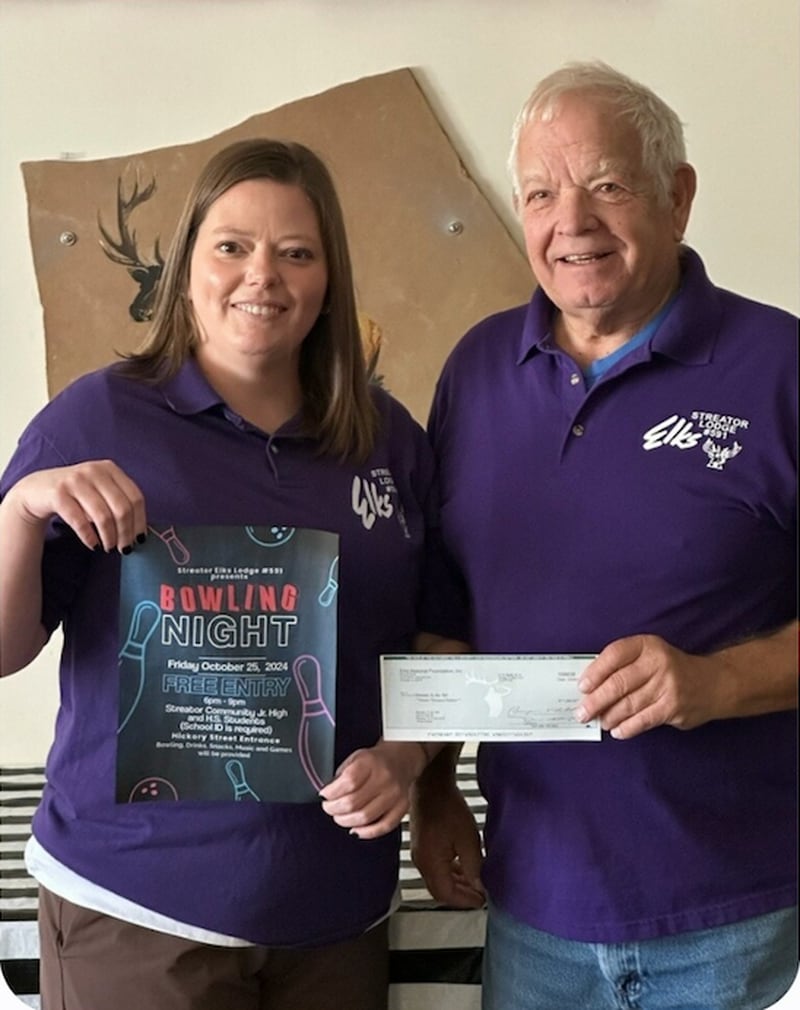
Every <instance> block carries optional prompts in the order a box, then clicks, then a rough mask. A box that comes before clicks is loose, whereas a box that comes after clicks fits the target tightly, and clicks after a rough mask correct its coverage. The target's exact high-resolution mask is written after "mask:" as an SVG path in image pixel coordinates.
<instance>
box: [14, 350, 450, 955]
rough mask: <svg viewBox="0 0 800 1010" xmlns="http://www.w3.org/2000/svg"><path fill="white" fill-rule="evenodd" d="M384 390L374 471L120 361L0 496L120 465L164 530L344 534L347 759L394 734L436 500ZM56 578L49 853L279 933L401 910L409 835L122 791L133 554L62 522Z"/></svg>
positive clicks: (163, 900)
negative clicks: (390, 710)
mask: <svg viewBox="0 0 800 1010" xmlns="http://www.w3.org/2000/svg"><path fill="white" fill-rule="evenodd" d="M375 400H376V403H377V406H378V409H379V412H380V415H381V420H382V433H381V436H380V438H379V440H378V442H377V445H376V447H375V449H374V451H373V453H372V455H371V456H370V457H369V459H367V460H366V461H365V462H364V463H363V464H352V463H347V464H344V463H341V462H339V461H338V460H335V459H332V458H330V457H326V456H320V455H318V453H317V445H316V443H315V442H313V441H311V440H309V439H308V438H305V437H303V436H302V435H300V434H299V431H298V426H297V424H296V423H291V422H290V423H289V424H287V425H286V426H284V427H283V428H282V429H280V430H279V431H278V432H277V433H276V434H275V435H274V436H273V437H269V436H267V435H266V434H264V433H263V432H261V431H259V430H256V429H254V428H253V427H252V426H250V425H248V424H247V423H246V422H245V421H243V420H242V419H241V418H240V417H238V416H237V415H236V414H234V413H233V412H232V411H231V410H230V409H229V408H227V407H226V405H225V404H223V403H222V402H221V401H220V399H219V397H218V396H217V395H216V394H215V393H214V391H213V390H212V389H211V388H210V387H209V386H208V384H207V383H206V381H205V380H204V378H203V377H202V374H201V373H200V372H199V370H198V369H197V367H196V365H195V364H194V362H189V363H188V364H187V365H185V366H184V368H183V369H182V371H181V372H180V373H179V374H178V376H177V377H176V378H175V379H173V380H172V381H170V382H168V383H166V384H164V385H163V386H161V387H155V388H154V387H151V386H146V385H143V384H142V383H138V382H134V381H131V380H129V379H125V378H122V377H120V376H119V375H118V374H115V372H114V371H113V370H112V369H106V370H103V371H99V372H96V373H93V374H91V375H88V376H85V377H84V378H82V379H79V380H78V381H77V382H75V383H74V384H73V385H71V386H70V387H69V388H68V389H66V390H65V391H64V392H63V393H61V394H60V395H59V396H57V397H56V398H55V399H54V400H53V401H52V402H51V403H50V404H48V405H47V406H46V407H45V408H44V409H43V410H42V412H41V413H40V414H39V415H38V416H37V417H36V418H35V419H34V420H33V421H32V423H31V424H30V426H29V427H28V428H27V430H26V431H25V433H24V434H23V436H22V438H21V440H20V443H19V447H18V449H17V452H16V454H15V455H14V457H13V459H12V460H11V462H10V464H9V466H8V468H7V470H6V472H5V475H4V476H3V479H2V483H1V484H0V492H5V491H6V490H7V489H8V488H9V487H10V486H11V485H12V484H13V483H14V482H16V481H17V480H18V479H19V478H20V477H21V476H23V475H24V474H26V473H29V472H30V471H32V470H38V469H42V468H46V467H55V466H62V465H65V464H71V463H75V462H78V461H80V460H87V459H92V458H98V459H102V458H109V459H113V460H114V461H115V462H116V463H117V464H118V465H119V466H120V467H121V468H122V469H123V470H125V471H126V472H127V473H128V474H129V475H130V476H131V477H132V479H133V480H134V481H136V483H137V484H138V485H139V486H140V488H141V489H142V490H143V492H144V495H145V500H146V505H147V510H148V521H149V522H151V523H153V524H154V525H155V526H158V525H159V524H164V525H172V524H174V525H176V526H180V525H181V524H226V525H234V524H235V525H264V524H277V525H287V526H300V527H310V528H315V529H324V530H330V531H333V532H336V533H338V534H339V537H340V566H339V579H338V581H339V593H338V607H339V612H338V621H339V634H338V682H337V727H336V761H337V763H338V762H340V761H342V760H343V759H344V758H345V757H346V756H347V755H349V754H350V753H351V752H352V751H353V750H355V749H356V748H358V747H368V746H370V745H372V744H374V743H375V742H376V741H377V739H378V738H379V736H380V734H381V720H380V703H379V677H378V655H379V653H381V652H403V651H408V649H409V647H410V644H411V638H412V635H413V633H414V631H415V629H416V627H417V616H418V615H417V613H416V604H417V598H418V584H419V581H420V576H421V566H422V564H423V559H424V550H423V546H424V538H425V531H426V522H427V515H428V513H429V512H430V502H429V498H430V497H432V496H430V494H429V492H430V487H431V480H432V472H433V464H432V455H431V452H430V449H429V447H428V444H427V439H426V436H425V433H424V431H423V430H422V429H421V428H420V426H419V425H417V424H416V423H415V422H414V421H413V420H412V418H411V417H410V415H409V414H408V413H407V411H406V410H405V409H404V408H403V407H402V406H400V404H398V403H397V402H396V401H395V400H393V399H392V398H391V397H390V396H388V395H387V394H385V393H384V392H382V391H380V390H375ZM366 485H375V487H376V488H377V489H378V490H379V492H380V493H381V494H386V493H388V494H389V495H390V499H391V506H392V507H391V509H390V508H388V507H386V506H384V507H383V508H382V509H380V510H379V513H378V514H375V509H374V508H373V507H372V506H371V505H370V504H369V500H365V495H364V493H363V492H364V488H365V486H366ZM366 498H367V499H368V496H366ZM44 582H45V599H44V620H45V623H46V625H47V627H48V628H49V629H53V628H55V627H56V625H57V624H58V623H60V622H63V628H64V636H65V646H64V650H63V655H62V660H61V671H60V680H61V706H60V709H59V712H58V718H57V723H56V735H55V742H54V744H53V746H52V749H51V751H50V754H49V756H48V761H47V786H46V788H45V792H44V797H43V800H42V803H41V806H40V807H39V809H38V811H37V813H36V815H35V818H34V823H33V829H34V833H35V835H36V837H37V839H38V840H39V842H40V843H41V844H42V845H43V846H44V847H45V848H46V849H47V850H48V851H49V852H50V853H52V855H54V856H55V857H56V858H57V859H59V860H60V861H61V862H63V863H64V864H65V865H67V866H68V867H70V868H71V869H72V870H74V871H76V872H77V873H79V874H81V875H83V876H84V877H86V878H88V879H89V880H91V881H93V882H94V883H96V884H99V885H101V886H103V887H106V888H108V889H110V890H112V891H114V892H116V893H118V894H121V895H123V896H124V897H126V898H128V899H131V900H133V901H135V902H138V903H140V904H142V905H145V906H147V907H149V908H152V909H155V910H156V911H158V912H160V913H162V914H165V915H168V916H171V917H173V918H175V919H178V920H181V921H183V922H188V923H191V924H194V925H197V926H201V927H204V928H206V929H211V930H214V931H217V932H221V933H227V934H230V935H232V936H236V937H240V938H242V939H246V940H250V941H253V942H256V943H261V944H265V945H270V946H293V945H303V946H305V945H309V946H310V945H317V944H326V943H331V942H334V941H338V940H341V939H344V938H348V937H352V936H355V935H357V934H359V933H360V932H362V931H363V930H364V929H365V928H367V927H368V926H370V925H371V924H372V923H374V922H375V921H376V920H377V919H379V918H380V917H382V916H383V915H385V914H386V912H387V911H388V909H389V906H390V902H391V898H392V895H393V892H394V888H395V885H396V881H397V875H398V850H399V832H394V833H393V834H391V835H389V836H387V837H385V838H383V839H379V840H376V841H368V842H364V841H360V840H359V839H357V838H355V837H351V836H350V835H349V834H348V832H347V830H346V829H343V828H340V827H338V826H337V825H336V824H334V822H333V821H332V820H331V819H330V818H329V817H328V816H327V815H326V814H324V813H323V812H322V810H321V807H320V806H319V805H318V804H301V805H296V804H269V803H235V802H230V803H226V802H214V803H209V802H179V803H174V804H169V803H166V804H160V803H152V804H149V803H137V804H130V805H118V804H116V803H115V802H114V776H115V757H116V751H115V742H116V728H117V704H118V702H117V691H118V683H117V668H118V659H117V656H118V651H119V638H118V586H119V557H118V555H116V554H115V555H110V556H107V555H105V554H104V553H103V552H102V551H101V552H90V551H87V550H86V549H85V548H84V547H83V546H82V545H80V544H79V543H78V541H77V539H76V538H75V537H74V535H72V534H71V533H70V532H69V531H65V529H64V527H63V525H62V524H61V523H60V522H59V523H56V524H55V526H54V529H53V535H52V537H51V538H50V540H49V541H48V543H47V546H46V552H45V559H44ZM423 623H424V622H423Z"/></svg>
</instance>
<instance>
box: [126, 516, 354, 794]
mask: <svg viewBox="0 0 800 1010" xmlns="http://www.w3.org/2000/svg"><path fill="white" fill-rule="evenodd" d="M338 555H339V538H338V536H337V535H336V534H335V533H328V532H325V531H323V530H312V529H301V528H299V527H293V526H179V527H174V526H160V527H155V526H151V527H150V528H149V531H148V538H147V541H146V542H145V543H144V544H143V545H142V546H139V547H137V548H136V549H135V550H134V551H133V552H132V553H131V554H129V555H127V556H125V557H123V558H122V572H121V581H120V650H119V725H118V730H117V790H116V795H117V802H118V803H137V802H164V801H166V802H170V801H172V802H174V801H181V800H192V801H198V800H200V801H202V800H223V801H237V802H247V801H249V802H254V801H263V802H279V803H303V802H313V801H316V800H317V799H318V796H317V794H318V792H319V790H320V788H321V787H322V786H323V785H324V784H325V783H326V782H328V781H329V780H330V779H331V777H332V775H333V748H334V731H335V719H336V707H335V703H336V627H337V595H338V581H337V580H338V564H339V556H338Z"/></svg>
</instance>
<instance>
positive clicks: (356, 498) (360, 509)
mask: <svg viewBox="0 0 800 1010" xmlns="http://www.w3.org/2000/svg"><path fill="white" fill-rule="evenodd" d="M351 503H352V506H353V511H354V512H355V514H356V515H357V516H359V518H360V519H361V525H362V526H363V527H364V529H365V530H371V529H372V527H373V526H374V525H375V522H376V520H378V519H391V517H392V516H393V515H396V516H397V521H398V522H399V524H400V527H401V529H402V530H403V536H405V537H406V539H408V537H409V536H410V534H409V532H408V525H407V523H406V517H405V513H404V512H403V507H402V505H401V504H400V501H399V495H398V494H397V487H396V485H395V482H394V477H392V472H391V470H389V468H388V467H385V466H382V467H376V468H375V469H374V470H370V472H369V477H359V476H358V474H356V476H355V477H353V485H352V491H351Z"/></svg>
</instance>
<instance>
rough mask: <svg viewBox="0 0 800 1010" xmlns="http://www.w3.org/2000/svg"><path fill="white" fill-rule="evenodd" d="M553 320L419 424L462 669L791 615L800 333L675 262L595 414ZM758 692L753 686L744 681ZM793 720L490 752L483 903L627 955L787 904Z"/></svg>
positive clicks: (470, 373) (486, 337) (468, 359)
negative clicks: (465, 600) (467, 620)
mask: <svg viewBox="0 0 800 1010" xmlns="http://www.w3.org/2000/svg"><path fill="white" fill-rule="evenodd" d="M551 311H552V305H551V304H550V302H549V301H548V300H547V298H546V296H545V295H544V294H543V292H541V291H537V292H536V293H535V295H534V297H533V299H532V301H531V304H530V306H523V307H520V308H517V309H512V310H510V311H507V312H502V313H500V314H498V315H495V316H492V317H490V318H489V319H487V320H485V321H483V322H482V323H481V324H479V325H478V326H476V327H475V328H474V329H473V330H472V331H471V332H470V333H468V334H467V335H466V336H465V337H464V339H463V340H462V341H461V343H460V344H459V345H458V346H457V347H456V349H455V350H454V352H453V353H452V355H451V357H450V359H449V361H448V362H447V364H446V366H445V369H444V371H443V374H442V377H441V380H440V383H439V386H438V389H437V393H436V398H435V402H434V407H433V411H432V415H431V425H430V428H431V433H432V437H433V440H434V447H435V450H436V452H437V455H438V458H439V461H440V467H441V475H440V479H441V484H442V526H443V532H444V537H445V541H446V543H447V546H448V547H449V549H450V550H451V552H452V554H453V556H454V558H455V560H456V561H457V563H458V564H459V565H460V567H461V568H462V570H463V572H464V575H465V578H466V583H467V589H468V593H469V597H470V599H471V601H472V623H471V626H468V625H464V626H462V629H461V633H462V635H464V636H465V637H467V638H468V640H470V641H471V642H472V643H473V645H474V648H475V650H476V651H479V652H489V653H491V652H512V653H517V652H520V653H525V652H544V653H561V652H581V653H582V652H596V651H599V650H600V649H602V648H603V646H605V645H606V644H607V643H608V642H610V641H612V640H613V639H616V638H619V637H621V636H625V635H631V634H636V633H645V632H646V633H652V634H655V635H661V636H663V637H664V638H665V639H666V640H667V641H668V642H670V643H672V644H674V645H675V646H677V647H679V648H681V649H684V650H686V651H688V652H694V653H705V652H709V651H712V650H715V649H717V648H719V647H721V646H723V645H726V644H729V643H733V642H737V641H739V640H741V639H744V638H747V637H749V636H752V635H759V634H762V633H765V632H769V631H771V630H773V629H776V628H778V627H780V626H782V625H784V624H785V623H787V622H788V621H790V620H791V619H792V618H794V617H795V615H796V612H797V608H796V582H795V580H796V570H795V562H796V557H797V552H796V547H797V544H796V528H797V527H796V523H797V513H796V487H797V474H796V433H797V378H796V377H797V321H796V320H795V319H794V318H793V317H792V316H790V315H789V314H787V313H785V312H782V311H780V310H778V309H775V308H771V307H767V306H764V305H760V304H757V303H755V302H752V301H748V300H746V299H744V298H742V297H739V296H737V295H734V294H731V293H730V292H726V291H723V290H721V289H718V288H716V287H714V286H713V285H712V284H711V283H710V281H709V280H708V278H707V277H706V274H705V271H704V269H703V266H702V263H701V261H700V259H699V258H698V257H697V255H696V254H694V253H693V252H691V251H689V250H686V251H685V255H684V275H683V282H682V287H681V290H680V292H679V294H678V296H677V298H676V300H675V304H674V305H673V307H672V310H671V311H670V312H669V314H668V315H667V317H666V319H665V321H664V322H663V323H662V325H661V326H660V327H659V329H658V330H657V332H656V333H655V335H654V336H653V337H652V338H651V340H650V341H649V342H647V343H646V344H644V345H643V346H642V347H640V348H638V349H635V350H633V351H631V353H630V354H629V355H627V356H625V357H624V358H623V359H622V360H621V361H620V362H618V363H617V364H616V365H615V366H614V367H613V368H612V369H611V370H610V371H609V373H608V374H606V375H605V376H604V377H603V378H602V379H601V380H599V381H598V382H597V384H596V385H595V386H594V387H593V388H592V389H591V390H590V391H589V392H587V391H586V388H585V386H584V383H583V379H582V376H581V374H580V372H579V370H578V368H577V367H576V366H575V364H574V363H573V362H572V360H571V359H570V358H569V357H568V356H567V355H566V354H564V353H562V352H561V351H560V350H558V349H557V348H555V347H554V345H553V343H552V338H551V336H550V333H549V327H550V317H551ZM753 675H754V676H756V677H757V676H758V671H754V672H753ZM796 769H797V750H796V721H795V713H790V712H787V713H781V714H776V715H769V716H764V717H759V718H746V719H731V720H727V721H715V722H712V723H709V724H707V725H705V726H702V727H701V728H698V729H695V730H692V731H689V732H681V731H678V730H676V729H672V728H668V727H661V728H658V729H655V730H653V731H651V732H648V733H645V734H643V735H641V736H639V737H637V738H635V739H632V740H629V741H624V742H622V741H615V740H613V739H611V738H610V737H609V736H608V735H606V734H604V735H603V739H602V741H601V742H600V743H585V744H584V743H554V744H495V745H484V746H483V747H482V748H481V751H480V756H479V775H480V782H481V787H482V789H483V790H484V792H485V795H486V797H487V799H488V810H489V813H488V819H487V827H486V844H487V850H488V855H487V860H486V864H485V882H486V885H487V887H488V890H489V893H490V895H491V897H492V899H493V900H494V901H495V902H496V903H497V904H498V905H499V906H500V907H501V908H502V909H504V910H505V911H506V912H509V913H510V914H512V915H513V916H515V917H517V918H518V919H520V920H522V921H525V922H527V923H529V924H530V925H532V926H534V927H536V928H540V929H544V930H548V931H550V932H552V933H554V934H557V935H560V936H563V937H567V938H572V939H578V940H590V941H598V942H603V941H605V942H615V941H623V940H627V939H637V938H640V939H643V938H648V937H654V936H659V935H663V934H668V933H677V932H681V931H684V930H692V929H703V928H706V927H712V926H716V925H721V924H724V923H728V922H734V921H737V920H740V919H742V918H746V917H749V916H753V915H757V914H760V913H766V912H769V911H772V910H774V909H777V908H780V907H783V906H787V905H790V904H792V903H793V902H794V901H795V900H796V893H797V892H796V883H795V879H796V869H797V853H796V826H797V810H796V800H797V783H796Z"/></svg>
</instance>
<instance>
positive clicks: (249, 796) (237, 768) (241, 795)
mask: <svg viewBox="0 0 800 1010" xmlns="http://www.w3.org/2000/svg"><path fill="white" fill-rule="evenodd" d="M225 773H226V775H227V776H228V778H229V779H230V780H231V784H232V785H233V798H234V799H235V800H257V801H258V802H259V803H260V802H261V797H260V796H258V795H256V793H254V792H253V790H252V789H251V788H250V786H249V785H248V784H247V778H246V777H245V774H244V765H243V764H242V762H241V761H239V760H238V758H234V760H232V761H227V762H226V764H225Z"/></svg>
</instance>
